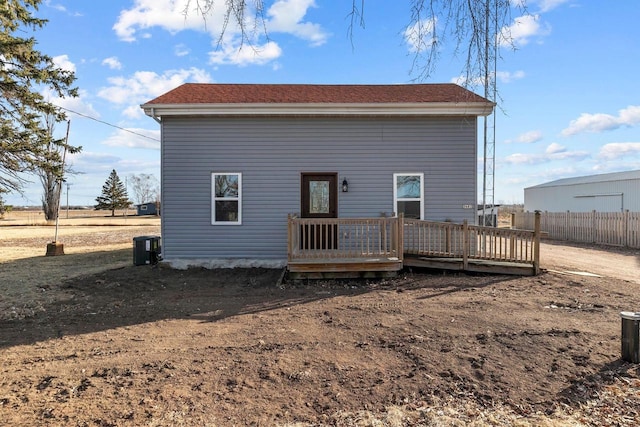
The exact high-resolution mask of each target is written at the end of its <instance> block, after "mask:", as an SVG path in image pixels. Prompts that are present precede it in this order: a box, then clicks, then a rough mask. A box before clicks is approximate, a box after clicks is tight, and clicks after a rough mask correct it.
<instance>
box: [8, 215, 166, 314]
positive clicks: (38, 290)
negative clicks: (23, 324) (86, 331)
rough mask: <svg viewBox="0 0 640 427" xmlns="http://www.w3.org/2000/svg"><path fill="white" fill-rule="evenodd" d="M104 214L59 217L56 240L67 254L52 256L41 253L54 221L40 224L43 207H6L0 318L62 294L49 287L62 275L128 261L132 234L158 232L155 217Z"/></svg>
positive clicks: (34, 307)
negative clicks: (37, 209) (34, 209)
mask: <svg viewBox="0 0 640 427" xmlns="http://www.w3.org/2000/svg"><path fill="white" fill-rule="evenodd" d="M98 213H99V214H100V215H97V214H98ZM104 214H105V212H104V211H100V212H96V211H70V215H69V219H66V218H64V219H60V223H59V227H58V239H57V242H59V243H62V244H63V245H64V253H65V255H64V256H55V257H52V256H49V257H47V256H45V254H46V249H47V243H50V242H52V241H53V240H54V236H55V226H53V225H43V224H46V221H44V220H43V219H42V213H38V212H32V211H21V212H10V213H9V214H8V215H6V216H5V218H4V219H3V220H0V318H24V317H28V316H31V315H33V314H34V313H37V312H38V311H41V310H42V307H44V306H45V305H47V304H49V303H51V302H52V301H54V300H60V299H65V297H67V296H66V295H65V294H64V293H59V292H55V293H54V292H50V290H52V289H54V285H55V284H59V283H60V282H62V281H64V280H66V279H70V278H73V277H79V276H85V275H91V274H95V273H98V272H100V271H104V270H109V269H114V268H120V267H123V266H126V265H130V264H131V263H132V257H133V255H132V244H133V243H132V242H133V237H135V236H142V235H159V234H160V218H158V217H153V216H147V217H127V216H122V215H120V216H116V217H110V216H106V217H105V216H104ZM38 218H40V219H38ZM30 224H33V225H30ZM55 288H57V286H55Z"/></svg>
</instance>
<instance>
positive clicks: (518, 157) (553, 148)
mask: <svg viewBox="0 0 640 427" xmlns="http://www.w3.org/2000/svg"><path fill="white" fill-rule="evenodd" d="M589 156H590V155H589V153H588V152H586V151H568V150H567V149H566V148H565V147H563V146H562V145H560V144H557V143H555V142H554V143H552V144H549V146H547V148H546V149H545V151H544V153H529V154H523V153H515V154H511V155H509V156H507V157H506V158H505V163H510V164H515V165H538V164H542V163H549V162H552V161H556V160H569V159H573V160H583V159H586V158H587V157H589Z"/></svg>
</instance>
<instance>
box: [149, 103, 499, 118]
mask: <svg viewBox="0 0 640 427" xmlns="http://www.w3.org/2000/svg"><path fill="white" fill-rule="evenodd" d="M494 106H495V104H494V103H492V102H461V103H453V102H442V103H412V104H410V103H402V104H143V105H141V106H140V107H141V108H142V109H143V110H144V112H145V114H146V115H148V116H150V117H154V118H155V117H164V116H405V117H406V116H488V115H489V114H491V112H492V111H493V107H494Z"/></svg>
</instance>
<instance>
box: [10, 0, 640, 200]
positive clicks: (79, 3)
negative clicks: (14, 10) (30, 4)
mask: <svg viewBox="0 0 640 427" xmlns="http://www.w3.org/2000/svg"><path fill="white" fill-rule="evenodd" d="M193 1H194V0H192V2H193ZM185 2H186V0H92V1H87V0H49V1H44V2H43V3H42V5H41V7H40V9H39V11H38V12H36V15H37V16H38V17H42V18H46V19H48V20H49V23H48V24H47V26H46V27H45V28H44V29H42V30H38V31H36V32H35V33H34V36H35V37H36V39H37V40H38V46H37V47H38V49H39V50H41V51H42V52H44V53H46V54H48V55H49V56H51V57H53V58H54V59H55V61H56V64H58V65H59V66H60V67H63V68H67V69H72V70H74V71H75V73H76V76H77V82H76V85H77V86H78V87H79V89H80V97H79V98H76V99H52V101H53V102H55V103H56V104H58V105H60V106H62V107H64V108H67V109H69V110H71V111H74V112H77V113H80V115H79V114H75V113H70V114H69V118H70V119H71V131H70V136H69V143H71V144H73V145H82V146H83V151H82V152H81V153H80V154H76V155H73V156H71V157H70V162H71V163H72V167H73V169H74V170H75V171H77V172H81V174H78V175H75V176H72V177H70V178H69V183H70V187H69V201H70V203H71V204H72V205H93V204H95V198H96V197H97V196H98V195H99V194H100V192H101V189H102V184H103V183H104V182H105V180H106V179H107V177H108V175H109V172H110V171H111V170H112V169H116V171H117V172H118V174H119V175H120V177H121V178H122V179H123V181H124V180H125V177H127V176H130V175H131V174H139V173H150V174H154V175H155V176H156V177H158V178H159V176H160V151H159V137H160V133H159V125H158V124H157V123H156V122H155V121H153V120H152V119H151V118H149V117H146V116H145V115H144V114H143V113H142V110H141V109H140V108H139V105H140V104H142V103H144V102H146V101H149V100H151V99H152V98H154V97H156V96H158V95H160V94H162V93H164V92H166V91H168V90H170V89H172V88H174V87H176V86H178V85H180V84H182V83H185V82H211V83H316V84H322V83H326V84H341V83H348V84H395V83H409V82H411V81H412V80H413V79H415V78H416V77H418V74H417V73H413V74H412V73H411V66H412V61H413V59H414V55H413V48H412V44H411V43H410V41H408V40H407V39H406V38H405V30H406V27H407V25H408V23H409V20H410V11H409V3H410V2H409V1H408V0H406V1H405V0H397V1H383V0H367V1H366V2H365V11H364V12H365V15H364V16H365V28H364V29H362V28H359V27H358V28H356V29H355V31H354V37H353V39H350V38H349V35H348V30H349V18H348V13H349V11H350V7H351V2H349V1H344V2H335V1H327V0H324V1H323V0H315V1H314V0H277V1H272V0H267V1H265V4H266V6H267V10H266V16H267V29H268V31H269V39H268V40H266V39H265V38H264V37H262V38H259V39H257V40H256V41H255V43H254V46H253V47H254V48H255V49H254V50H252V49H247V48H246V47H247V46H246V45H245V49H243V50H242V51H240V52H238V48H239V44H238V33H237V31H236V29H235V28H234V27H232V26H230V27H229V28H228V29H227V32H226V35H225V37H224V38H223V40H222V43H221V45H220V46H218V45H217V42H218V39H219V34H220V22H221V19H220V16H216V15H214V16H210V17H209V18H208V19H207V22H206V25H205V23H204V21H203V20H202V18H201V17H200V16H198V15H197V14H195V13H190V14H189V15H188V17H186V18H185V16H184V15H183V14H182V11H183V10H184V8H185ZM218 3H223V2H222V1H220V0H218ZM358 3H359V2H358ZM527 6H528V11H529V15H528V16H520V15H519V14H518V13H517V11H514V14H513V16H512V18H513V21H512V22H511V34H512V35H513V37H514V43H515V46H516V49H515V51H514V50H512V49H508V48H503V49H502V50H501V56H502V58H501V60H500V61H499V63H498V67H497V68H498V73H497V75H498V90H499V92H500V96H501V100H500V110H499V111H498V115H497V130H496V147H495V159H496V166H495V195H494V196H495V201H496V203H518V202H522V201H523V198H524V191H523V189H524V188H525V187H529V186H532V185H536V184H540V183H543V182H547V181H550V180H555V179H560V178H566V177H571V176H581V175H591V174H596V173H607V172H616V171H623V170H633V169H640V132H639V130H640V84H639V83H638V80H639V74H638V70H640V26H639V25H638V23H637V18H638V16H640V2H638V1H637V0H620V1H618V2H615V4H614V3H611V2H604V1H596V0H529V1H528V2H527ZM436 25H437V24H436ZM440 49H441V51H440V60H439V62H438V63H437V68H436V71H435V72H434V73H433V74H432V76H431V77H429V78H428V79H427V80H423V82H427V83H428V82H432V83H441V82H452V81H453V82H455V81H457V79H459V76H460V71H461V69H462V59H461V58H459V57H455V56H454V55H453V54H452V51H453V46H451V45H448V44H447V43H446V41H445V43H443V45H442V46H441V47H440ZM87 116H88V117H91V118H93V119H90V118H87ZM94 119H95V120H94ZM105 123H108V124H109V125H107V124H105ZM65 129H66V126H65V125H64V124H59V125H58V127H57V129H56V132H57V133H59V134H61V135H63V134H64V131H65ZM479 152H480V154H481V153H482V147H481V146H480V147H479ZM481 164H482V159H479V165H480V167H479V172H480V173H481V171H482V168H481ZM35 181H36V182H35V183H33V184H31V185H28V186H27V187H26V188H25V194H24V196H20V195H14V194H10V195H5V197H4V198H5V200H6V201H7V202H8V203H9V204H13V205H18V206H21V205H39V204H40V198H41V193H42V190H41V188H40V185H39V183H38V182H37V178H36V179H35ZM478 182H479V184H480V186H481V185H482V177H481V176H479V179H478ZM130 193H131V191H130ZM65 196H66V189H65V190H64V193H63V199H62V200H63V202H62V203H63V205H64V203H65V202H66V200H65ZM478 197H479V199H480V198H481V191H480V190H479V192H478Z"/></svg>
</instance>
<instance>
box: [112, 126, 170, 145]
mask: <svg viewBox="0 0 640 427" xmlns="http://www.w3.org/2000/svg"><path fill="white" fill-rule="evenodd" d="M150 138H151V139H150ZM102 144H104V145H107V146H109V147H127V148H148V149H153V150H159V149H160V131H159V130H149V129H137V128H128V129H126V130H124V129H118V130H117V131H116V132H115V133H114V134H112V135H111V136H110V137H109V138H107V139H106V140H104V141H103V142H102Z"/></svg>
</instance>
